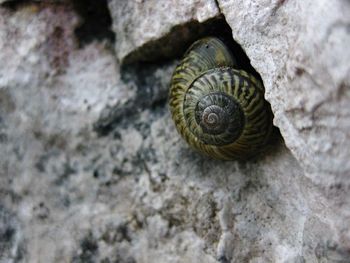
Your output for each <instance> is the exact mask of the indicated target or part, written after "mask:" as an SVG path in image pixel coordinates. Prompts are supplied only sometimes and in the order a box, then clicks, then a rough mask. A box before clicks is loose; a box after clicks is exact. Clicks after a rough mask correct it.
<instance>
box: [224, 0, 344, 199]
mask: <svg viewBox="0 0 350 263" xmlns="http://www.w3.org/2000/svg"><path fill="white" fill-rule="evenodd" d="M218 3H219V6H220V10H221V11H222V12H223V14H224V15H225V17H226V19H227V22H228V23H229V24H230V25H231V27H232V28H233V30H232V35H233V37H234V39H235V40H236V41H238V42H239V43H240V44H241V45H242V47H243V48H244V49H245V51H246V52H247V55H248V57H249V58H250V59H251V63H252V65H253V66H254V67H255V69H256V70H257V71H258V72H259V73H260V74H261V76H262V78H263V80H264V84H265V88H266V97H267V100H268V101H269V102H270V103H271V106H272V110H273V112H274V115H275V119H274V123H275V125H276V126H278V127H279V128H280V130H281V134H282V136H283V138H284V140H285V142H286V144H287V146H288V148H289V149H291V151H292V153H293V154H294V155H295V157H296V158H297V159H298V160H299V161H300V163H301V164H302V165H303V167H304V168H305V171H306V175H307V176H308V177H309V178H310V179H312V180H313V181H314V182H315V183H316V184H320V185H321V186H322V187H325V188H329V187H330V186H332V185H335V184H337V183H341V184H345V185H346V186H349V185H350V177H349V176H348V175H349V174H350V162H349V156H350V142H349V140H348V139H347V137H348V135H349V127H350V126H349V125H350V117H349V116H350V115H349V114H350V109H349V107H346V106H345V105H348V104H349V101H350V97H349V92H348V90H349V83H350V82H349V81H350V78H349V76H350V64H349V59H350V51H349V49H348V48H347V45H346V44H345V43H349V41H350V34H349V30H348V29H349V28H348V27H349V23H350V4H349V2H348V1H343V0H338V1H334V2H332V3H329V2H328V1H326V0H322V1H320V2H318V3H317V4H316V3H315V2H314V1H304V2H303V3H299V4H297V3H292V2H290V1H255V2H252V1H245V2H242V1H220V0H219V1H218ZM290 14H295V15H290ZM343 195H344V196H343V197H346V196H348V195H347V193H346V192H343ZM348 201H350V199H348Z"/></svg>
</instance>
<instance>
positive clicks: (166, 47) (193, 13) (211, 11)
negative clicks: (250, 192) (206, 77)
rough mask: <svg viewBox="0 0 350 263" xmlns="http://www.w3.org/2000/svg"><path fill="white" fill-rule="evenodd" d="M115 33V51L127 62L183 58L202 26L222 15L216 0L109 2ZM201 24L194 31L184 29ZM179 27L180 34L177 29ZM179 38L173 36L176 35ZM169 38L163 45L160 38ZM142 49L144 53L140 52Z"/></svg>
mask: <svg viewBox="0 0 350 263" xmlns="http://www.w3.org/2000/svg"><path fill="white" fill-rule="evenodd" d="M108 3H109V8H110V10H111V15H112V18H113V30H114V31H115V32H116V33H117V38H116V42H115V51H116V55H117V58H118V59H119V60H120V61H124V62H133V61H139V60H150V57H151V58H152V59H151V60H153V61H154V60H155V58H157V57H160V58H162V57H163V58H164V57H167V58H169V57H171V56H174V54H179V53H178V50H177V49H179V46H180V47H183V45H184V44H183V42H184V41H186V42H188V41H189V40H191V39H192V40H193V39H194V37H196V36H198V34H200V32H199V31H201V28H200V23H202V22H204V21H206V20H209V19H211V18H214V17H216V16H218V15H219V9H218V7H217V5H216V2H215V1H214V0H180V1H157V0H147V1H143V0H135V1H125V0H109V2H108ZM193 21H197V25H195V26H193V28H187V27H184V28H181V26H182V25H183V24H185V23H188V22H193ZM176 27H178V29H177V30H175V28H176ZM173 30H174V31H176V33H175V34H171V32H172V31H173ZM166 35H168V36H167V38H166V39H165V40H163V41H162V42H160V44H159V45H157V44H156V43H152V42H157V41H158V40H159V39H160V38H162V37H164V36H166ZM140 49H141V51H140Z"/></svg>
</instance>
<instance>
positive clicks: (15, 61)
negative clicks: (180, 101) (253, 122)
mask: <svg viewBox="0 0 350 263" xmlns="http://www.w3.org/2000/svg"><path fill="white" fill-rule="evenodd" d="M93 2H94V1H91V2H86V5H87V6H86V9H84V10H81V8H84V6H85V4H82V3H81V2H79V1H73V3H71V2H70V1H61V2H60V1H51V2H50V1H45V3H44V2H40V3H39V2H32V3H28V2H24V3H22V4H20V5H13V6H11V7H8V6H7V5H0V61H2V62H6V63H0V262H1V263H5V262H6V263H7V262H121V263H153V262H162V263H175V262H176V263H177V262H179V263H180V262H181V263H190V262H191V263H193V262H203V263H214V262H220V263H228V262H230V263H233V262H290V263H295V262H297V263H299V262H300V263H302V262H311V263H313V262H315V263H316V262H349V258H350V251H349V247H350V233H349V227H348V223H347V222H349V220H350V219H349V215H350V206H349V203H348V199H347V198H348V197H347V195H346V192H347V191H348V189H349V188H348V177H347V176H346V173H347V171H348V166H347V165H348V163H346V162H345V156H346V154H347V153H348V148H344V147H345V146H346V140H343V139H344V137H349V133H348V131H347V130H346V127H347V126H346V125H348V124H349V120H348V119H347V110H348V108H347V107H345V105H346V104H348V94H347V89H346V87H348V85H349V84H348V78H347V76H348V75H346V74H348V72H347V71H348V67H347V66H348V64H346V63H345V62H344V61H348V57H347V56H348V54H349V53H348V51H347V50H346V49H345V48H344V47H345V46H346V43H347V42H348V40H347V37H348V36H349V32H348V31H346V30H345V28H346V26H345V25H347V24H348V22H347V19H348V17H349V16H347V15H346V14H347V11H348V9H347V8H348V5H349V3H348V2H347V1H340V0H338V1H333V3H332V5H330V4H329V3H328V2H326V1H323V0H322V1H317V2H316V1H313V2H312V3H311V1H303V2H299V3H295V2H293V1H260V0H257V1H234V0H232V1H220V0H219V1H217V2H218V4H219V6H216V5H215V2H216V1H209V0H208V1H186V2H185V1H180V2H179V1H176V2H175V1H169V2H167V3H166V4H165V3H158V2H159V1H158V2H157V3H156V4H155V2H156V1H116V0H113V1H112V0H111V1H109V2H108V6H109V8H110V11H111V18H112V19H113V23H112V24H111V25H110V24H109V23H108V21H109V19H108V15H109V14H105V13H103V12H102V13H99V12H100V11H99V12H97V13H99V15H97V16H95V15H93V14H94V12H93V11H91V10H95V8H91V6H90V5H93ZM103 5H105V6H103ZM118 5H119V7H123V8H124V9H123V8H120V9H119V10H118V8H117V7H118ZM100 6H102V9H106V10H108V9H107V2H106V1H101V2H100ZM102 9H101V10H102ZM340 9H341V10H340ZM88 10H90V11H88ZM123 10H124V11H125V10H128V11H129V12H127V13H126V12H124V11H123ZM145 10H148V12H145ZM164 10H166V11H164ZM168 10H172V11H174V12H172V13H170V12H168ZM184 10H185V12H183V11H184ZM219 10H220V11H221V12H222V13H223V14H224V15H225V18H226V20H227V22H228V23H229V24H230V25H231V29H232V35H233V36H234V38H235V39H236V40H237V41H238V42H239V43H240V44H242V47H243V48H244V49H245V51H246V52H247V54H248V56H249V58H250V60H251V63H252V64H253V66H254V67H255V68H256V69H257V70H258V71H259V72H260V73H261V76H262V78H263V80H264V83H265V86H266V91H267V92H266V97H267V99H268V100H269V101H270V102H271V105H272V109H273V111H274V114H275V120H274V121H275V124H276V125H277V126H278V127H279V128H280V130H281V134H282V136H283V138H284V140H285V141H286V145H284V143H283V142H282V140H281V141H278V142H277V143H276V144H275V145H273V146H272V148H271V149H270V151H269V152H267V153H266V154H264V155H263V156H261V157H260V158H259V159H257V160H253V161H249V162H235V161H232V162H221V161H216V160H211V159H208V158H206V157H203V156H201V155H199V154H198V153H196V152H193V151H192V150H190V149H189V147H188V146H187V145H186V144H185V142H184V141H183V140H182V139H181V138H180V136H179V135H178V134H177V132H176V130H175V127H174V124H173V123H172V120H171V118H170V113H169V111H168V107H167V103H166V102H167V93H168V88H169V86H168V85H169V81H170V76H171V73H172V71H173V69H174V67H175V64H176V61H174V59H173V58H174V56H178V54H176V52H174V53H172V52H170V53H168V54H167V51H166V50H173V49H177V48H179V47H180V46H181V48H183V47H185V46H186V45H188V42H189V40H190V39H191V38H192V37H194V36H192V33H193V32H194V31H191V30H189V29H193V28H196V29H198V28H201V30H202V29H203V30H202V31H201V32H202V33H201V34H203V33H208V32H213V31H210V29H208V27H211V25H212V24H211V22H210V23H208V20H209V21H210V20H211V18H214V17H215V19H216V17H217V16H218V15H219V13H220V12H219ZM325 10H328V11H329V12H328V13H327V12H325ZM95 11H96V10H95ZM120 12H121V13H120ZM151 14H152V20H151V19H150V15H151ZM164 14H166V15H164ZM320 14H322V15H320ZM106 16H107V19H106ZM121 16H125V19H124V20H123V19H122V17H121ZM99 17H101V19H102V18H104V19H103V22H101V23H100V24H99V23H97V22H96V21H97V20H96V19H97V18H99ZM147 18H149V19H147ZM132 19H134V20H132ZM221 20H222V17H221ZM123 21H124V22H123ZM140 21H142V22H144V23H141V22H140ZM151 21H152V23H153V24H152V27H149V28H148V27H147V26H149V23H150V22H151ZM337 21H338V22H337ZM339 21H341V22H339ZM220 23H221V24H225V23H223V22H222V21H221V22H220ZM220 23H219V25H221V24H220ZM96 24H98V25H99V26H100V27H96ZM193 24H195V26H193ZM92 25H93V26H92ZM101 25H102V26H101ZM138 25H140V26H139V27H137V26H138ZM153 25H154V27H153ZM226 25H227V24H226ZM92 27H93V28H94V29H93V30H92ZM109 27H111V28H113V30H114V33H115V37H114V36H110V33H111V31H110V28H109ZM82 28H83V30H82ZM151 28H152V30H148V29H151ZM90 29H91V30H90ZM146 29H147V30H146ZM215 29H216V30H218V27H217V26H216V27H215ZM226 29H227V27H225V30H226ZM231 29H230V30H231ZM316 29H317V30H316ZM100 32H105V34H102V35H101V34H100ZM126 32H127V33H128V34H126ZM184 32H185V33H184ZM186 32H187V33H186ZM84 34H87V35H84ZM193 34H195V33H193ZM230 34H231V32H230ZM189 35H191V36H189ZM169 36H171V37H169ZM196 37H198V35H196ZM113 39H115V40H116V42H113ZM170 39H177V41H174V42H173V41H169V40H170ZM164 43H168V47H167V48H166V49H163V50H162V51H161V52H160V53H162V55H161V56H160V57H154V56H153V54H154V53H152V52H153V51H152V50H157V47H160V46H163V45H164ZM180 43H181V44H180ZM179 50H180V48H179ZM320 50H321V51H322V52H321V51H320ZM331 51H333V52H331ZM317 52H319V53H318V56H316V53H317ZM165 58H171V59H170V60H167V61H165V60H162V61H161V62H160V61H159V59H165ZM121 60H122V61H124V62H128V60H129V62H132V61H134V62H135V61H137V62H140V61H142V60H147V61H151V62H152V63H151V64H142V63H137V64H131V65H127V66H126V65H123V66H121V64H120V61H121ZM296 63H297V64H296ZM335 69H337V70H335ZM314 76H319V77H320V80H314V78H313V77H314ZM328 76H329V77H330V78H328ZM329 79H332V82H329V81H330V80H329ZM310 81H311V82H310ZM343 82H344V83H345V84H346V85H345V86H341V87H340V86H339V85H342V84H341V83H343ZM305 90H307V91H308V92H306V91H305ZM333 91H334V93H332V92H333ZM340 91H341V92H342V93H339V92H340ZM330 98H331V99H330ZM324 100H326V101H327V103H328V104H327V105H329V107H328V108H327V107H326V105H325V104H324V102H323V101H324ZM316 102H319V106H318V107H316V108H315V107H314V105H315V104H314V103H316ZM317 105H318V104H317ZM295 109H297V111H296V110H295ZM334 126H337V128H339V131H338V132H339V133H338V132H337V133H333V132H334ZM321 138H322V140H323V141H324V144H322V145H321V146H322V147H324V148H322V147H320V144H319V141H318V140H317V139H321ZM340 144H342V145H344V147H341V146H340ZM328 145H331V150H327V149H328V147H329V146H328ZM309 146H310V147H309ZM323 162H324V163H323ZM327 162H328V163H327ZM336 162H339V163H340V164H342V165H339V167H338V166H337V165H336V164H337V163H336ZM320 164H321V165H320ZM328 165H329V166H328ZM325 167H326V168H325ZM326 175H327V176H326Z"/></svg>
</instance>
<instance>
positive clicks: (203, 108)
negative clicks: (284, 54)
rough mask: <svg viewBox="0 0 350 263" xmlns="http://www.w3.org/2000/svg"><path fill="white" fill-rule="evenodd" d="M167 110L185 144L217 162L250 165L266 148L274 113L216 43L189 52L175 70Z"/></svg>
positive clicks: (251, 78) (199, 44) (195, 46)
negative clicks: (231, 161) (248, 160)
mask: <svg viewBox="0 0 350 263" xmlns="http://www.w3.org/2000/svg"><path fill="white" fill-rule="evenodd" d="M169 106H170V111H171V115H172V119H173V120H174V122H175V126H176V129H177V131H178V132H179V133H180V134H181V136H182V137H183V138H184V139H185V140H186V141H187V143H188V144H189V145H190V146H191V147H192V148H194V149H195V150H198V151H199V152H201V153H204V154H205V155H208V156H210V157H213V158H216V159H223V160H232V159H241V160H244V159H248V158H251V157H254V156H256V155H257V154H258V153H260V152H261V151H262V150H263V149H264V148H265V146H266V145H267V144H268V141H269V138H270V134H271V131H272V113H271V110H270V107H269V105H268V103H267V102H266V101H265V99H264V87H263V85H262V83H261V82H260V81H259V80H258V79H256V78H255V77H254V76H253V75H252V74H250V73H248V72H246V71H244V70H240V69H238V68H237V63H236V60H235V58H234V57H233V55H232V54H231V51H230V50H229V48H228V47H227V46H226V45H225V44H224V43H223V42H222V41H221V40H220V39H218V38H216V37H206V38H204V39H200V40H198V41H196V42H195V43H193V44H192V46H190V48H189V49H188V50H187V51H186V53H185V55H184V58H183V59H182V61H181V62H180V63H179V65H178V66H177V67H176V69H175V71H174V73H173V76H172V79H171V87H170V93H169Z"/></svg>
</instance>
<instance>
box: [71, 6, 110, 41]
mask: <svg viewBox="0 0 350 263" xmlns="http://www.w3.org/2000/svg"><path fill="white" fill-rule="evenodd" d="M72 3H73V8H74V10H75V11H76V12H77V13H78V15H80V17H81V18H82V20H83V21H82V23H81V24H80V25H79V26H78V27H77V28H76V29H75V35H76V37H77V39H78V42H79V46H80V47H83V46H84V45H86V44H89V43H91V42H92V41H94V40H98V41H102V40H108V41H110V42H114V41H115V34H114V32H113V31H112V30H111V26H112V17H111V14H110V12H109V9H108V5H107V0H100V1H94V0H72Z"/></svg>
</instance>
